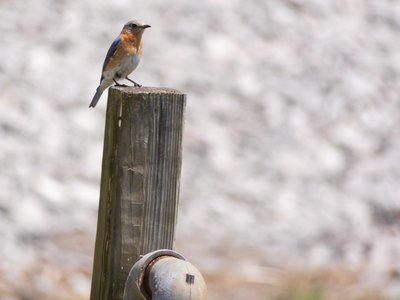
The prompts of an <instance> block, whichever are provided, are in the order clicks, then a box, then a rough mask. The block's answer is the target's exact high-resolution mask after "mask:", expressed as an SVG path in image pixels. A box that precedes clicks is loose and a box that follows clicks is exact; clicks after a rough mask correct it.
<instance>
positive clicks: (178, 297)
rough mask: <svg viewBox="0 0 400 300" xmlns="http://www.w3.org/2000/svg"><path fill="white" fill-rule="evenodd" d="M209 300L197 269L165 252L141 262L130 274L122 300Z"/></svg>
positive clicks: (175, 253) (181, 257) (157, 253)
mask: <svg viewBox="0 0 400 300" xmlns="http://www.w3.org/2000/svg"><path fill="white" fill-rule="evenodd" d="M150 299H151V300H207V287H206V283H205V281H204V279H203V276H202V275H201V273H200V272H199V270H197V268H196V267H195V266H193V265H192V264H191V263H189V262H188V261H186V260H185V258H184V257H183V256H182V255H180V254H179V253H177V252H175V251H172V250H168V249H164V250H157V251H154V252H150V253H148V254H146V255H144V256H143V257H142V258H141V259H139V260H138V261H137V262H136V263H135V264H134V265H133V267H132V269H131V270H130V272H129V275H128V278H127V280H126V283H125V290H124V296H123V300H150Z"/></svg>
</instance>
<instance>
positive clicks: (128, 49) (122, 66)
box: [89, 20, 150, 107]
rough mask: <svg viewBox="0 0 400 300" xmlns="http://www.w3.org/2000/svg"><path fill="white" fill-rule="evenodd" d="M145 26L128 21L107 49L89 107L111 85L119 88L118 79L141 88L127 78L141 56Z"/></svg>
mask: <svg viewBox="0 0 400 300" xmlns="http://www.w3.org/2000/svg"><path fill="white" fill-rule="evenodd" d="M148 27H150V25H146V24H144V23H142V22H140V21H137V20H134V21H129V22H128V23H126V24H125V25H124V27H123V28H122V31H121V33H120V34H119V36H118V37H117V38H116V39H115V40H114V42H113V43H112V44H111V46H110V49H108V52H107V55H106V58H105V60H104V64H103V70H102V72H101V78H100V85H99V86H98V87H97V89H96V94H95V95H94V97H93V99H92V102H90V105H89V107H95V106H96V104H97V102H98V101H99V99H100V97H101V94H102V93H103V92H104V90H105V89H106V88H108V87H109V86H110V85H112V84H113V83H115V84H116V86H121V84H119V83H118V82H117V80H119V79H127V80H129V81H130V82H132V83H133V84H134V86H139V87H140V86H141V85H140V84H138V83H136V82H134V81H133V80H131V79H129V78H128V75H129V74H130V73H132V71H133V70H135V68H136V67H137V65H138V64H139V61H140V57H141V56H142V35H143V32H144V30H145V29H146V28H148Z"/></svg>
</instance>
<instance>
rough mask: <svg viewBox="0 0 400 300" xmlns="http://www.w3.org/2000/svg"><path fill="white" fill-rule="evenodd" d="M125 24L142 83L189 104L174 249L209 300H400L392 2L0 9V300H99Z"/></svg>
mask: <svg viewBox="0 0 400 300" xmlns="http://www.w3.org/2000/svg"><path fill="white" fill-rule="evenodd" d="M130 19H141V20H143V21H145V22H147V23H149V24H151V25H152V28H150V29H149V30H148V31H147V32H146V33H145V34H144V49H143V52H144V55H143V59H142V61H141V65H140V66H139V68H138V69H137V70H136V71H135V73H134V75H133V76H132V78H134V79H135V80H136V81H138V82H140V83H142V84H144V85H146V86H165V87H171V88H176V89H179V90H182V91H184V92H186V93H187V94H188V106H187V113H186V128H185V136H184V160H183V172H182V184H181V200H180V211H179V220H178V231H177V248H176V249H177V250H178V251H180V252H181V253H182V254H183V255H185V256H186V257H187V258H188V260H190V261H191V262H193V263H194V264H195V265H196V266H197V267H198V268H199V269H200V270H201V271H202V273H203V274H204V275H205V277H206V280H207V283H208V288H209V298H210V299H234V300H235V299H398V297H400V263H399V262H400V100H399V96H400V87H399V84H398V82H399V79H400V39H399V30H400V2H399V1H394V0H380V1H374V0H339V1H338V0H325V1H319V0H306V1H304V0H269V1H256V0H249V1H238V0H229V1H228V0H206V1H180V0H176V1H173V2H172V1H164V0H151V1H128V0H115V1H105V0H101V1H94V0H86V1H56V0H30V1H12V0H1V1H0V54H1V55H0V57H1V59H0V137H1V142H0V170H1V171H0V240H1V242H0V254H1V260H0V299H2V300H11V299H21V300H22V299H24V300H30V299H60V300H69V299H88V298H89V293H90V280H91V268H92V256H93V246H94V237H95V231H96V219H97V207H98V197H99V180H100V171H101V158H102V143H103V133H104V116H105V107H106V96H107V95H106V93H105V94H104V95H103V97H102V99H101V100H100V102H99V105H98V106H97V107H96V108H95V109H88V108H87V107H88V104H89V102H90V100H91V97H92V96H93V94H94V90H95V88H96V86H97V84H98V80H99V78H100V71H101V66H102V63H103V59H104V56H105V53H106V51H107V49H108V47H109V45H110V44H111V42H112V40H113V39H114V38H115V36H116V35H117V34H118V33H119V31H120V30H121V28H122V26H123V24H124V23H125V22H126V21H128V20H130ZM298 295H303V296H304V298H296V297H298ZM308 296H309V298H305V297H308ZM299 297H300V296H299ZM311 297H314V298H311Z"/></svg>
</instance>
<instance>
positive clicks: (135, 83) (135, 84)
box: [126, 77, 142, 87]
mask: <svg viewBox="0 0 400 300" xmlns="http://www.w3.org/2000/svg"><path fill="white" fill-rule="evenodd" d="M126 80H129V81H130V82H132V83H133V86H134V87H141V86H142V85H141V84H139V83H137V82H135V81H133V80H132V79H130V78H128V77H126Z"/></svg>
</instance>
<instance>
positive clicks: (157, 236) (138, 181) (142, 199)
mask: <svg viewBox="0 0 400 300" xmlns="http://www.w3.org/2000/svg"><path fill="white" fill-rule="evenodd" d="M185 104H186V95H185V94H183V93H181V92H179V91H176V90H173V89H168V88H152V87H141V88H137V87H135V88H134V87H112V88H110V89H109V95H108V103H107V112H106V125H105V133H104V149H103V163H102V174H101V184H100V204H99V213H98V224H97V235H96V245H95V255H94V264H93V278H92V290H91V296H90V299H91V300H120V299H122V294H123V291H124V285H125V281H126V278H127V276H128V273H129V271H130V269H131V267H132V266H133V264H135V262H136V261H137V260H138V259H139V258H140V256H141V255H144V254H146V253H148V252H151V251H155V250H158V249H173V243H174V239H175V224H176V219H177V209H178V199H179V185H180V173H181V164H182V135H183V125H184V109H185Z"/></svg>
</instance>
